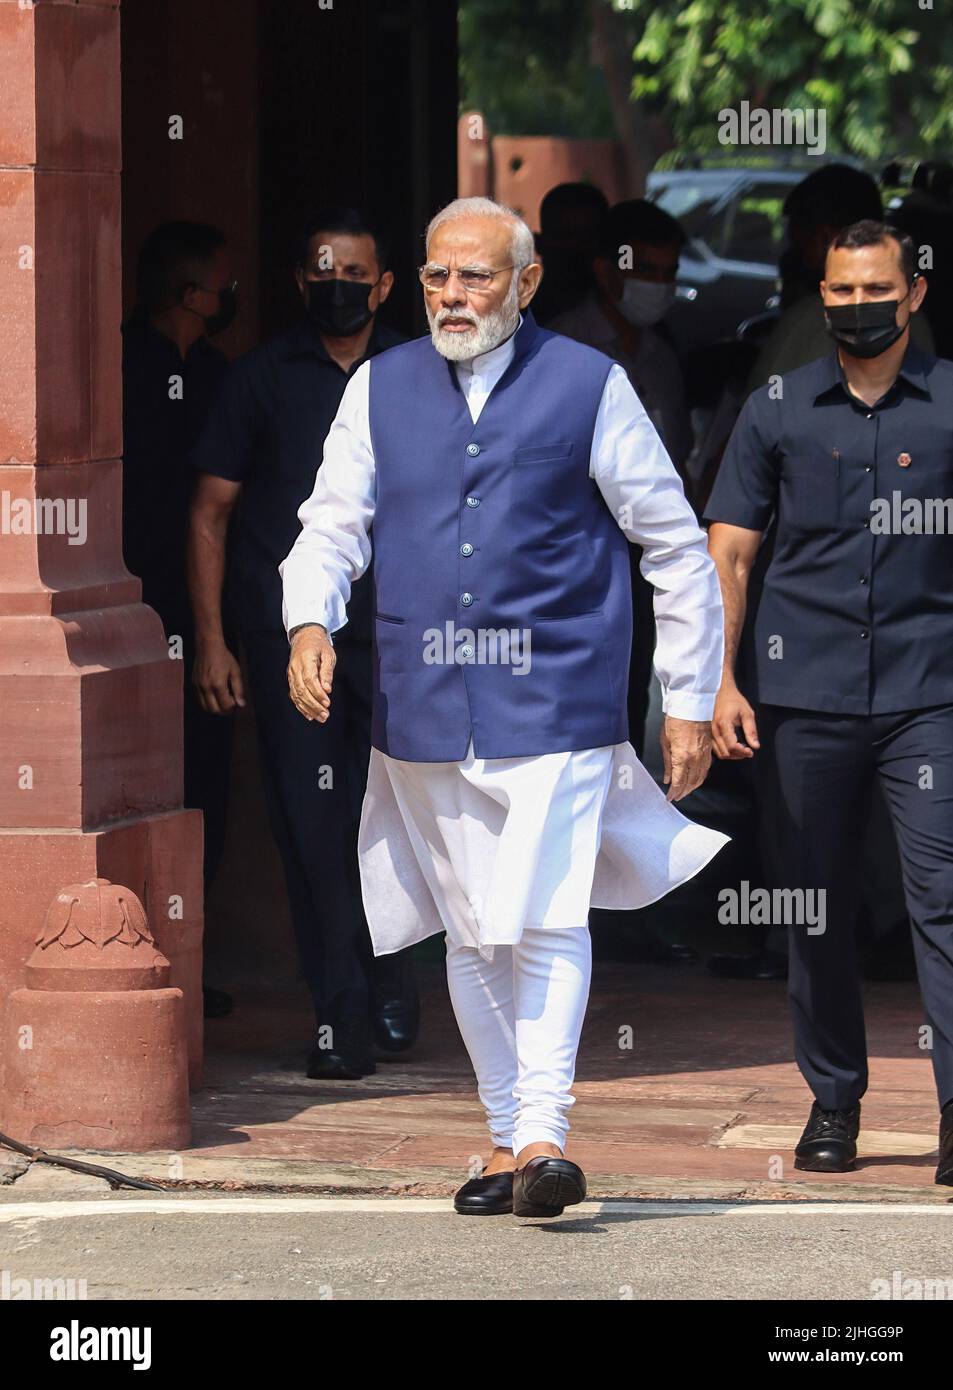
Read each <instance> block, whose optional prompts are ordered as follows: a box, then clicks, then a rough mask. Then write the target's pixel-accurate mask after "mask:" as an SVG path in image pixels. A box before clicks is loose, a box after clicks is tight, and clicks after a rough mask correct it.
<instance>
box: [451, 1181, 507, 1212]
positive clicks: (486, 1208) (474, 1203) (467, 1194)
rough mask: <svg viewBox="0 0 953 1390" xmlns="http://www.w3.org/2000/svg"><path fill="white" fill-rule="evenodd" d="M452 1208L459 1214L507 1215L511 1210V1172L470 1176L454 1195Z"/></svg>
mask: <svg viewBox="0 0 953 1390" xmlns="http://www.w3.org/2000/svg"><path fill="white" fill-rule="evenodd" d="M453 1209H454V1211H458V1212H459V1213H460V1215H461V1216H508V1215H509V1213H510V1212H511V1211H512V1210H513V1174H512V1173H491V1174H490V1175H489V1177H483V1176H482V1175H481V1176H480V1177H478V1178H471V1179H470V1181H469V1182H465V1183H464V1184H463V1186H462V1187H461V1188H460V1190H459V1192H457V1193H456V1194H455V1195H454V1198H453Z"/></svg>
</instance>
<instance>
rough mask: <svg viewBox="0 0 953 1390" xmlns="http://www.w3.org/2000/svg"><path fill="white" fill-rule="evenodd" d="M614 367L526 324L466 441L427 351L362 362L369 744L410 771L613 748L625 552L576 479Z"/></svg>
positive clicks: (604, 512) (460, 400) (445, 376)
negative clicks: (369, 581)
mask: <svg viewBox="0 0 953 1390" xmlns="http://www.w3.org/2000/svg"><path fill="white" fill-rule="evenodd" d="M611 366H612V362H611V360H610V359H609V358H608V357H605V356H604V355H603V354H602V353H600V352H596V351H594V350H593V349H591V348H588V347H584V346H583V345H582V344H580V343H576V342H574V341H572V340H571V339H569V338H565V337H562V336H561V335H560V334H556V333H550V332H547V331H545V330H543V329H540V328H539V327H538V326H537V324H536V322H535V320H534V319H533V317H532V315H531V314H529V313H526V314H524V317H523V323H522V324H521V326H520V328H519V329H518V331H517V334H516V340H515V353H514V357H513V360H512V362H511V363H510V365H509V367H508V368H507V370H506V372H505V374H504V375H503V376H502V377H501V378H500V380H499V381H498V382H497V384H496V386H495V387H494V389H493V391H492V392H491V394H490V396H489V399H488V400H487V401H486V403H485V405H484V407H483V410H482V412H481V414H480V418H479V420H478V421H477V423H476V424H475V425H474V424H473V421H472V420H471V418H470V412H469V409H468V407H467V403H466V398H465V397H464V395H463V393H462V391H461V390H460V386H459V383H458V381H457V377H456V372H455V370H454V366H453V363H451V362H448V361H447V360H446V358H444V357H441V356H440V354H439V353H438V352H437V351H436V350H435V348H434V347H433V345H432V343H431V341H430V339H429V337H428V338H419V339H417V340H416V341H415V342H412V343H406V344H403V345H402V346H400V347H396V348H391V349H390V350H389V351H387V352H384V353H381V354H379V355H378V356H376V357H374V358H372V359H371V362H370V431H371V442H372V446H373V450H374V458H375V463H376V476H377V502H376V509H375V513H374V524H373V541H374V585H375V595H376V614H375V619H374V644H373V672H374V676H373V699H374V704H373V719H372V728H371V742H372V744H373V746H374V747H375V748H378V749H379V750H380V751H381V752H382V753H387V754H389V755H390V756H391V757H393V758H400V759H402V760H404V761H408V762H462V761H463V759H464V758H465V757H466V755H467V748H468V745H469V742H470V736H471V733H472V736H473V750H474V753H475V755H476V756H477V757H479V758H507V757H522V756H526V757H528V756H532V755H535V754H539V753H557V752H562V751H565V750H570V749H577V748H598V747H602V746H603V745H606V744H613V743H621V742H624V741H625V740H626V739H627V738H628V721H627V715H626V689H627V684H628V672H629V653H630V648H631V643H632V598H631V580H630V572H629V557H628V542H627V541H626V538H625V536H624V534H623V533H622V531H621V530H620V529H619V525H618V522H617V520H616V518H615V517H613V516H612V514H611V512H610V511H609V509H608V507H607V506H606V504H605V501H604V499H603V497H602V494H601V493H600V492H599V489H598V488H597V486H596V484H595V483H594V482H593V480H592V479H591V478H590V477H589V455H590V451H591V447H592V436H593V430H594V427H595V421H596V416H597V414H598V410H599V403H600V400H601V397H602V392H603V388H604V386H605V383H606V378H607V376H608V374H609V370H610V368H611Z"/></svg>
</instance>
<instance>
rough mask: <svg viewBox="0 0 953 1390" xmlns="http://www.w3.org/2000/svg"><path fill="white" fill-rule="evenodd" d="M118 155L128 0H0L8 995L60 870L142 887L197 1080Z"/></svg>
mask: <svg viewBox="0 0 953 1390" xmlns="http://www.w3.org/2000/svg"><path fill="white" fill-rule="evenodd" d="M119 171H120V101H119V8H118V0H99V2H98V3H94V2H93V0H81V3H78V4H77V3H69V4H66V3H59V0H38V3H35V4H30V3H29V0H0V321H2V323H3V332H2V334H0V1011H2V1010H3V1008H4V1007H5V1005H6V1002H7V1000H8V998H9V995H10V993H11V992H12V991H13V990H15V989H18V988H21V987H22V986H23V985H24V983H25V980H26V975H25V967H26V962H27V959H28V957H29V956H30V953H31V951H32V949H33V945H34V942H35V941H36V939H37V936H38V934H39V931H40V928H41V926H42V924H43V920H44V916H45V913H46V909H47V907H48V906H49V903H50V901H51V900H52V899H53V897H54V896H55V894H56V893H57V891H58V889H59V888H60V886H61V885H62V884H64V883H77V882H84V881H86V880H89V879H93V878H105V879H110V880H112V881H113V882H116V883H121V884H124V885H126V886H128V887H129V888H130V889H131V890H132V892H133V893H134V894H135V895H136V896H137V897H138V898H140V899H141V900H142V902H143V904H144V906H145V909H146V912H147V913H148V918H149V922H150V924H151V926H152V930H153V932H154V934H155V939H156V943H157V945H158V947H159V949H160V950H161V952H162V953H163V955H164V956H166V957H167V958H168V960H169V961H170V962H171V979H170V984H171V985H172V986H174V987H175V986H177V987H179V988H180V989H181V990H182V992H183V994H184V997H185V1010H186V1017H187V1027H188V1035H189V1058H190V1075H191V1080H192V1084H193V1085H198V1084H199V1079H200V1068H201V1048H202V1000H201V969H202V966H201V935H202V825H201V814H200V813H199V812H197V811H184V810H182V670H181V667H180V666H179V664H178V662H176V661H173V660H171V659H170V656H169V649H168V647H167V644H166V640H165V636H164V634H163V631H162V625H161V623H160V621H159V619H158V617H157V616H156V614H155V613H154V612H153V611H152V609H150V608H146V607H145V606H144V605H143V604H142V603H141V602H140V601H139V600H140V592H141V590H140V585H139V581H138V580H137V579H134V578H132V576H130V575H129V573H128V572H127V571H126V569H125V567H124V565H123V561H122V545H121V515H120V507H121V474H120V470H121V462H120V453H121V448H122V438H121V371H120V333H119V325H120V319H121V302H120V249H119V248H120V238H119V231H120V227H119V208H120V190H119ZM3 1060H4V1059H3V1058H2V1056H0V1069H2V1066H3ZM0 1128H2V1124H0Z"/></svg>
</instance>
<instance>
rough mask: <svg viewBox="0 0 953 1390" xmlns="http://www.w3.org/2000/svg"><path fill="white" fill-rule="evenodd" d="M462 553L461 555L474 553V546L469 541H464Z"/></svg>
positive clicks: (461, 548)
mask: <svg viewBox="0 0 953 1390" xmlns="http://www.w3.org/2000/svg"><path fill="white" fill-rule="evenodd" d="M460 554H461V555H472V554H473V546H472V545H471V544H470V542H469V541H464V542H463V545H461V547H460Z"/></svg>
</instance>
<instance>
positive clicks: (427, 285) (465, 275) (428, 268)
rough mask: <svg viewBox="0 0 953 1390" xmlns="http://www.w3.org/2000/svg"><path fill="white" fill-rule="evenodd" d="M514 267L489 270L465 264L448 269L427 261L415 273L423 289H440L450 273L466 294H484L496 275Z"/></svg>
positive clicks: (505, 266)
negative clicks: (457, 268) (455, 268)
mask: <svg viewBox="0 0 953 1390" xmlns="http://www.w3.org/2000/svg"><path fill="white" fill-rule="evenodd" d="M515 269H516V266H515V265H501V266H499V267H498V268H497V269H496V270H490V269H489V268H488V267H487V266H483V265H465V266H461V268H460V269H459V270H456V271H454V270H448V269H447V267H446V266H445V265H433V264H432V263H428V264H427V265H422V266H421V267H420V269H419V270H418V272H417V274H418V275H419V277H420V283H421V284H422V285H423V287H424V289H425V290H442V289H443V288H444V286H445V285H446V284H447V282H448V281H449V279H450V277H451V275H457V276H459V278H460V283H461V285H462V286H463V288H464V289H465V290H466V291H467V293H468V294H469V293H475V294H485V293H486V292H487V290H488V289H489V288H490V286H491V285H492V283H493V281H494V279H495V278H496V276H497V275H502V274H503V271H504V270H515Z"/></svg>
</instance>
